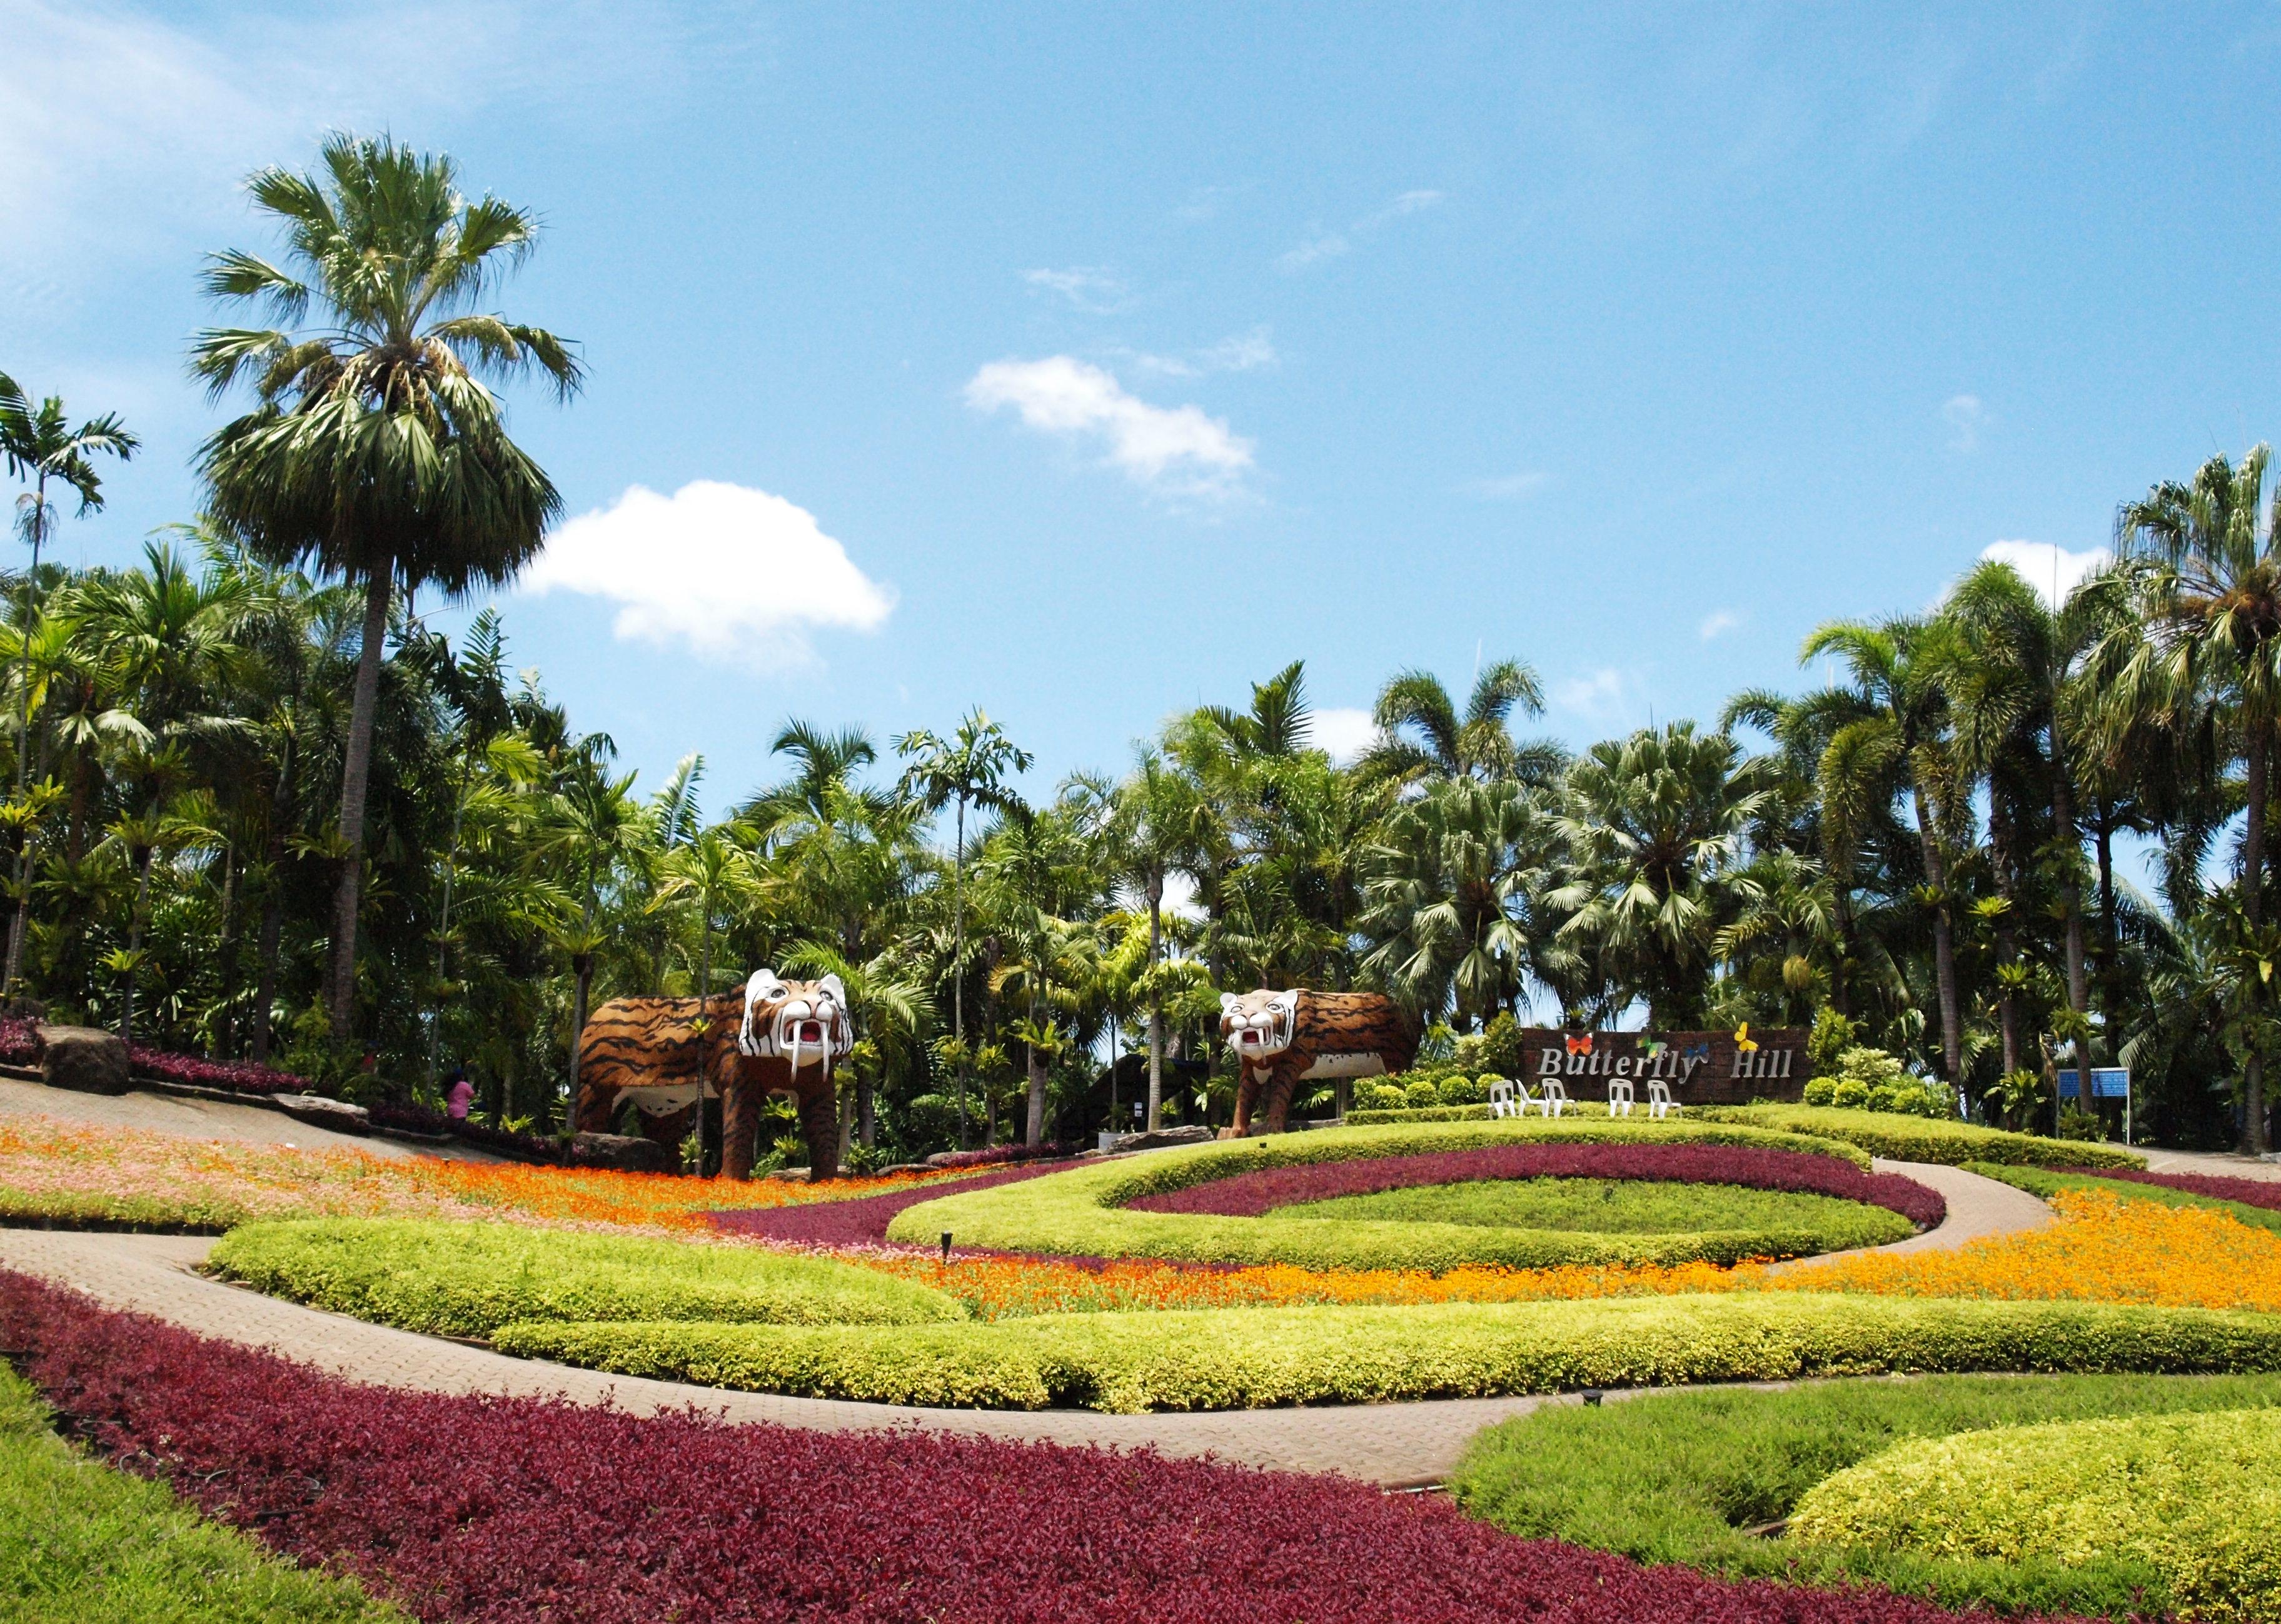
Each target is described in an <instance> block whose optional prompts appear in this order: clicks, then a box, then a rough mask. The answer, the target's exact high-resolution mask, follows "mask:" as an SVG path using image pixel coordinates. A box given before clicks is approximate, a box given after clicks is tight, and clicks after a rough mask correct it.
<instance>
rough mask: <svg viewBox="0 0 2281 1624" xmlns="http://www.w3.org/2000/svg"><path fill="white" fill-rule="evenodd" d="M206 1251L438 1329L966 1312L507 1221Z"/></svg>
mask: <svg viewBox="0 0 2281 1624" xmlns="http://www.w3.org/2000/svg"><path fill="white" fill-rule="evenodd" d="M208 1258H209V1262H210V1265H211V1266H213V1268H215V1269H217V1270H219V1271H220V1273H222V1274H227V1275H228V1276H229V1277H230V1278H232V1279H234V1280H241V1281H244V1282H245V1283H246V1284H248V1285H250V1286H254V1287H257V1288H259V1289H261V1290H263V1291H267V1292H271V1293H273V1294H274V1295H276V1296H279V1297H290V1298H292V1299H293V1300H294V1301H296V1302H301V1303H308V1304H311V1305H313V1306H315V1307H318V1308H329V1309H331V1310H333V1311H334V1312H338V1313H344V1314H353V1315H354V1316H356V1317H357V1318H358V1319H360V1320H377V1321H379V1322H380V1323H382V1324H383V1325H396V1326H401V1327H403V1328H405V1329H406V1330H409V1331H425V1332H428V1333H429V1334H430V1335H445V1336H486V1335H490V1334H491V1332H492V1331H493V1330H494V1329H496V1328H498V1327H499V1326H502V1325H506V1324H508V1323H510V1322H514V1321H527V1320H739V1321H742V1320H753V1321H762V1322H766V1323H771V1324H791V1325H841V1324H876V1325H901V1324H916V1323H920V1322H923V1321H926V1320H958V1319H963V1317H964V1313H965V1311H964V1310H963V1308H961V1307H960V1306H959V1305H957V1304H956V1303H955V1302H953V1301H952V1300H951V1299H950V1298H948V1297H944V1296H942V1295H941V1294H940V1293H939V1292H935V1291H931V1290H929V1289H926V1288H925V1287H924V1286H917V1285H913V1284H911V1283H910V1282H909V1281H901V1280H895V1279H893V1278H891V1277H889V1276H887V1275H885V1274H879V1273H878V1272H877V1271H876V1270H871V1269H864V1268H858V1267H856V1266H854V1265H852V1264H846V1263H834V1262H831V1261H830V1260H828V1259H825V1258H804V1257H793V1256H786V1255H784V1254H782V1253H777V1252H766V1251H758V1250H756V1249H754V1248H750V1247H740V1246H723V1245H705V1244H702V1243H697V1242H691V1241H652V1240H643V1239H639V1238H637V1237H633V1236H626V1235H581V1234H576V1233H574V1232H571V1231H568V1230H561V1229H535V1228H525V1227H523V1226H521V1225H516V1224H484V1223H446V1222H441V1221H436V1220H400V1219H311V1220H294V1221H290V1222H283V1223H265V1224H248V1225H246V1226H245V1227H244V1228H240V1229H234V1230H232V1231H231V1232H230V1233H229V1234H228V1235H224V1236H223V1237H222V1239H221V1240H220V1242H219V1243H217V1244H216V1245H215V1247H214V1249H213V1251H212V1252H211V1253H210V1254H208Z"/></svg>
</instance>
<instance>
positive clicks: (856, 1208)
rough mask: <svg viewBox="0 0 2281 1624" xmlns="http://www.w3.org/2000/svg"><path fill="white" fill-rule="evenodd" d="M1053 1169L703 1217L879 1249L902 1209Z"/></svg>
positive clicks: (762, 1232) (795, 1239) (821, 1242)
mask: <svg viewBox="0 0 2281 1624" xmlns="http://www.w3.org/2000/svg"><path fill="white" fill-rule="evenodd" d="M1061 1171H1062V1169H1061V1168H1059V1167H1035V1166H1024V1167H1002V1168H1001V1169H999V1170H998V1171H997V1172H995V1173H985V1174H978V1176H976V1177H974V1178H970V1179H959V1180H956V1181H944V1182H943V1183H940V1184H921V1185H919V1186H918V1187H917V1188H916V1189H893V1190H889V1191H887V1192H886V1193H885V1195H880V1196H858V1197H855V1198H854V1200H852V1201H815V1202H809V1203H808V1204H806V1205H800V1206H785V1207H753V1208H739V1209H738V1210H736V1211H734V1212H707V1214H706V1217H707V1219H709V1220H711V1221H712V1223H713V1225H714V1227H715V1228H720V1229H727V1230H730V1231H731V1232H732V1233H734V1234H737V1235H759V1236H761V1237H762V1238H763V1239H765V1240H770V1241H787V1242H790V1243H793V1244H794V1245H798V1246H863V1245H872V1246H884V1245H885V1244H887V1225H888V1224H889V1223H890V1222H892V1221H893V1219H894V1217H895V1215H896V1214H897V1213H898V1212H901V1211H903V1209H904V1208H906V1207H915V1206H916V1205H918V1204H919V1203H920V1202H922V1201H932V1200H934V1199H935V1198H936V1197H939V1196H954V1195H963V1194H965V1193H966V1192H967V1191H968V1190H970V1189H989V1188H990V1187H991V1186H992V1185H994V1184H1016V1183H1019V1182H1020V1181H1022V1180H1024V1179H1034V1178H1037V1177H1039V1176H1040V1175H1041V1174H1048V1173H1059V1172H1061Z"/></svg>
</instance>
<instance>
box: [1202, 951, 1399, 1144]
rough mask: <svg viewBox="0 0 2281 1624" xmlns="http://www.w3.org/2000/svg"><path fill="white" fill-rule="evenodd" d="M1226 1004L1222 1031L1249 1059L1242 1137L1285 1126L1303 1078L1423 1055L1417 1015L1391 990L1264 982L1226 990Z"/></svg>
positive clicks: (1239, 1094) (1387, 1068)
mask: <svg viewBox="0 0 2281 1624" xmlns="http://www.w3.org/2000/svg"><path fill="white" fill-rule="evenodd" d="M1219 1004H1220V1017H1219V1030H1220V1036H1221V1037H1222V1038H1223V1039H1225V1040H1226V1043H1227V1045H1228V1047H1229V1048H1230V1049H1232V1050H1233V1051H1235V1055H1236V1058H1237V1059H1238V1061H1239V1062H1240V1063H1241V1066H1242V1076H1241V1081H1239V1082H1238V1084H1237V1086H1236V1091H1235V1126H1234V1128H1233V1129H1231V1130H1230V1132H1231V1134H1232V1135H1233V1136H1234V1137H1237V1138H1241V1137H1243V1136H1244V1135H1249V1134H1251V1133H1254V1132H1266V1133H1271V1134H1280V1133H1281V1132H1283V1131H1284V1129H1285V1128H1286V1127H1287V1125H1288V1120H1289V1116H1290V1111H1291V1096H1292V1094H1293V1092H1294V1090H1295V1089H1296V1088H1297V1086H1298V1084H1299V1083H1300V1082H1301V1081H1313V1080H1316V1079H1319V1078H1352V1077H1379V1076H1390V1075H1392V1074H1395V1073H1396V1072H1406V1071H1408V1070H1409V1069H1410V1067H1411V1065H1412V1064H1413V1063H1414V1062H1415V1061H1416V1060H1417V1058H1418V1038H1419V1028H1418V1024H1417V1022H1416V1020H1413V1019H1412V1018H1411V1015H1410V1014H1409V1012H1407V1011H1405V1010H1404V1009H1403V1007H1402V1006H1401V1005H1400V1004H1396V1002H1395V1001H1394V1000H1393V999H1391V998H1389V997H1386V996H1385V995H1384V994H1383V993H1375V992H1308V991H1303V990H1300V989H1290V990H1287V991H1283V992H1272V991H1270V990H1268V989H1265V988H1262V989H1259V990H1258V991H1256V992H1248V993H1224V994H1222V995H1221V997H1220V1001H1219ZM1255 1113H1256V1115H1255Z"/></svg>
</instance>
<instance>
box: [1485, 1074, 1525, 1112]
mask: <svg viewBox="0 0 2281 1624" xmlns="http://www.w3.org/2000/svg"><path fill="white" fill-rule="evenodd" d="M1512 1093H1513V1089H1512V1082H1511V1081H1508V1080H1507V1079H1505V1078H1503V1077H1500V1078H1498V1079H1497V1080H1496V1081H1495V1082H1493V1083H1491V1084H1489V1115H1491V1116H1493V1117H1518V1116H1526V1115H1527V1113H1528V1104H1527V1100H1528V1090H1527V1089H1522V1090H1521V1091H1520V1098H1519V1100H1515V1099H1514V1098H1513V1097H1512Z"/></svg>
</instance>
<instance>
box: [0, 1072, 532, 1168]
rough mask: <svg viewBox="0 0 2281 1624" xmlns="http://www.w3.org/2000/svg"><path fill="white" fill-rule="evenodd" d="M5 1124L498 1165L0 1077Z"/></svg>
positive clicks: (252, 1115) (464, 1150) (216, 1109)
mask: <svg viewBox="0 0 2281 1624" xmlns="http://www.w3.org/2000/svg"><path fill="white" fill-rule="evenodd" d="M11 1117H46V1118H48V1119H49V1120H51V1121H56V1122H65V1123H69V1124H70V1125H72V1126H73V1127H75V1128H141V1129H143V1131H145V1132H147V1133H153V1134H170V1135H174V1137H175V1138H177V1139H229V1140H236V1141H239V1142H241V1143H248V1144H277V1145H286V1146H290V1147H293V1148H297V1149H299V1150H304V1151H363V1152H364V1153H365V1154H366V1155H367V1156H384V1157H389V1158H397V1157H407V1156H433V1157H440V1158H444V1159H445V1160H447V1161H471V1162H495V1161H498V1160H499V1159H500V1158H499V1157H496V1156H493V1155H492V1154H491V1152H490V1151H481V1150H477V1149H476V1147H475V1146H473V1145H467V1144H439V1145H433V1146H427V1145H409V1144H406V1143H403V1142H401V1141H400V1140H395V1139H387V1138H383V1137H382V1136H381V1135H377V1134H374V1135H369V1136H367V1135H360V1134H336V1133H335V1132H334V1131H333V1130H332V1129H331V1128H319V1127H316V1126H315V1125H313V1124H312V1123H308V1122H297V1121H295V1120H293V1119H292V1118H291V1117H289V1116H287V1115H285V1114H284V1113H283V1112H279V1111H272V1110H270V1109H269V1108H268V1107H267V1106H263V1105H238V1104H231V1103H229V1102H228V1101H227V1100H218V1099H195V1098H190V1097H185V1096H182V1095H177V1094H153V1093H151V1092H149V1091H147V1090H145V1089H133V1090H130V1091H129V1092H128V1093H125V1094H81V1093H77V1092H75V1091H73V1089H51V1088H50V1087H48V1085H47V1084H45V1083H43V1082H28V1081H25V1080H24V1079H23V1078H20V1077H0V1121H4V1120H7V1119H8V1118H11Z"/></svg>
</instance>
